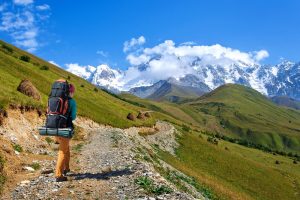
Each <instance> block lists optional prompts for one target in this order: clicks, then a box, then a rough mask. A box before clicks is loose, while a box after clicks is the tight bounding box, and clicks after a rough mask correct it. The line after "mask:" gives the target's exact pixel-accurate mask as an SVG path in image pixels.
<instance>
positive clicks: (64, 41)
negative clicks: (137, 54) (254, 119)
mask: <svg viewBox="0 0 300 200" xmlns="http://www.w3.org/2000/svg"><path fill="white" fill-rule="evenodd" d="M299 10H300V1H297V0H281V1H280V0H264V1H262V0H243V1H241V0H239V1H238V0H219V1H217V0H185V1H179V0H172V1H171V0H169V1H167V0H151V1H150V0H118V1H117V0H106V1H102V0H89V1H82V0H76V1H74V0H52V1H44V0H10V1H8V0H4V1H3V0H1V1H0V12H1V16H0V17H1V18H0V19H1V24H0V38H1V39H3V40H5V41H7V42H9V43H13V44H16V45H17V46H19V47H21V48H23V49H27V50H29V51H32V52H33V53H34V54H36V55H38V56H40V57H42V58H44V59H45V60H52V61H55V62H56V63H58V64H59V65H60V66H65V64H68V63H80V64H81V65H93V66H96V65H99V64H101V63H107V64H109V65H110V66H113V67H115V68H121V69H125V68H127V67H128V66H129V65H130V63H129V62H128V60H127V59H126V57H127V56H128V53H126V52H125V53H124V51H123V48H124V42H125V41H130V40H131V39H132V38H139V37H140V36H143V37H144V38H145V42H143V44H142V45H143V46H145V47H154V46H156V45H159V44H160V43H163V42H164V41H165V40H172V41H174V42H175V43H176V44H181V43H184V42H194V43H195V44H197V45H214V44H220V45H222V46H224V47H230V48H233V49H238V50H240V51H242V52H255V51H260V50H266V51H267V52H268V54H269V57H267V56H266V58H265V59H264V60H262V61H261V62H262V63H270V64H275V63H278V62H280V59H281V58H284V59H287V60H291V61H295V62H297V61H300V53H299V52H300V51H299V50H298V48H299V46H300V12H299ZM25 12H26V13H27V15H26V16H25V17H24V16H23V17H22V14H24V13H25ZM7 13H12V14H14V16H13V15H8V14H7ZM30 13H31V15H32V18H30ZM16 16H19V17H18V18H17V19H14V17H15V18H16ZM5 17H6V18H5ZM9 17H10V18H9ZM26 17H27V18H30V20H29V21H28V19H27V21H26ZM23 18H24V20H23V21H21V22H24V23H23V24H21V25H20V24H15V26H13V27H12V26H9V23H8V24H7V23H3V22H5V20H6V22H10V20H15V21H16V20H19V21H20V19H23ZM26 23H27V24H26ZM27 25H28V27H26V26H27ZM22 34H23V35H22ZM24 34H25V35H24Z"/></svg>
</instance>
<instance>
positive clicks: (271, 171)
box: [160, 133, 300, 200]
mask: <svg viewBox="0 0 300 200" xmlns="http://www.w3.org/2000/svg"><path fill="white" fill-rule="evenodd" d="M200 135H201V134H200ZM179 142H180V144H181V145H180V147H179V148H178V150H177V153H176V154H177V157H174V156H172V155H170V154H168V153H166V152H160V156H161V158H163V160H165V161H167V162H168V163H169V164H171V165H172V166H174V167H175V168H177V169H180V170H181V171H183V172H184V173H186V174H188V175H190V176H192V177H194V178H196V180H198V181H199V182H200V183H202V184H204V185H205V186H208V187H209V188H211V189H212V190H213V191H214V193H215V194H217V195H218V196H220V197H221V198H222V199H282V200H284V199H299V198H300V196H299V195H300V170H299V164H293V161H292V160H291V159H289V158H287V157H283V156H279V155H272V154H268V153H264V152H262V151H259V150H256V149H250V148H246V147H243V146H240V145H237V144H233V143H229V142H226V141H219V144H218V145H214V144H211V143H209V142H207V140H206V136H205V135H201V136H199V133H186V134H185V135H184V136H183V137H181V138H180V139H179ZM225 147H226V148H227V149H225ZM276 160H278V161H279V162H280V164H275V161H276Z"/></svg>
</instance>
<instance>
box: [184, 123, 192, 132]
mask: <svg viewBox="0 0 300 200" xmlns="http://www.w3.org/2000/svg"><path fill="white" fill-rule="evenodd" d="M182 130H183V131H186V132H190V130H191V127H189V126H187V125H185V124H183V125H182Z"/></svg>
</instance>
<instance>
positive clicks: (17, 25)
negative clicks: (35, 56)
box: [0, 0, 49, 52]
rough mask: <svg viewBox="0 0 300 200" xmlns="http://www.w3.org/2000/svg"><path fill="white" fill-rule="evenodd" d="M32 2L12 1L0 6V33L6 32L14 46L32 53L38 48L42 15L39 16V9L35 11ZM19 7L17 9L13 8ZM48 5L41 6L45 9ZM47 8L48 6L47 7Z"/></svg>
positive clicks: (31, 0) (26, 0)
mask: <svg viewBox="0 0 300 200" xmlns="http://www.w3.org/2000/svg"><path fill="white" fill-rule="evenodd" d="M33 3H34V1H33V0H14V1H13V3H10V4H8V3H5V4H2V5H1V6H0V10H2V11H3V12H0V31H3V32H6V33H7V34H8V35H9V36H11V37H12V39H13V40H14V44H16V45H17V46H19V47H21V48H25V49H26V50H27V51H29V52H34V51H36V50H37V49H38V48H39V47H40V43H39V41H38V39H37V38H38V36H39V33H40V28H41V23H40V22H41V21H42V17H43V16H45V14H48V12H47V13H45V12H43V15H41V14H39V12H40V9H41V7H39V8H38V7H37V8H36V9H35V7H34V6H28V5H29V4H33ZM14 4H17V5H19V7H16V6H14ZM47 6H48V5H47V4H44V5H42V7H43V9H45V8H46V7H47ZM48 8H49V6H48ZM47 16H48V15H47Z"/></svg>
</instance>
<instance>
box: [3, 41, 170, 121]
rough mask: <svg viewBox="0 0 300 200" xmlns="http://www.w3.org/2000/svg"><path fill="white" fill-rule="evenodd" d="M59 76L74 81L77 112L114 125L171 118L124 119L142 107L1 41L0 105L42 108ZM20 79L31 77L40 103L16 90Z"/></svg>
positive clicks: (158, 115) (29, 78)
mask: <svg viewBox="0 0 300 200" xmlns="http://www.w3.org/2000/svg"><path fill="white" fill-rule="evenodd" d="M59 78H64V79H67V80H68V81H69V82H71V83H73V84H75V86H76V94H75V97H74V98H75V99H76V101H77V104H78V111H79V114H80V115H82V116H86V117H89V118H91V119H93V120H95V121H96V122H99V123H103V124H109V125H112V126H116V127H130V126H133V125H151V124H153V123H154V122H155V119H157V118H161V119H164V118H167V119H169V120H172V119H171V118H170V117H168V116H166V115H162V114H160V113H153V117H152V118H151V119H148V120H147V121H143V120H136V121H130V120H128V119H127V118H126V116H127V114H128V113H129V112H132V113H134V114H137V113H138V111H139V110H143V109H144V108H141V107H139V106H136V105H133V104H130V103H128V102H125V101H122V100H120V99H118V98H116V97H114V96H112V95H110V94H108V93H106V92H103V91H102V90H100V89H98V88H96V87H95V86H94V85H92V84H90V83H89V82H87V81H86V80H84V79H82V78H79V77H77V76H75V75H73V74H71V73H69V72H67V71H65V70H63V69H61V68H59V67H57V66H55V65H52V64H50V63H48V62H46V61H44V60H42V59H40V58H38V57H36V56H34V55H31V54H29V53H27V52H25V51H22V50H20V49H18V48H16V47H14V46H12V45H10V44H7V43H5V42H3V41H0V108H4V109H6V108H8V106H9V105H10V104H16V105H28V106H32V107H40V108H43V109H45V108H46V102H47V96H48V94H49V91H50V87H51V84H52V83H53V82H54V81H55V80H57V79H59ZM23 79H28V80H30V81H31V82H32V83H33V84H34V85H35V86H36V88H37V89H38V90H39V92H40V93H41V97H42V99H41V101H40V102H39V101H36V100H33V99H32V98H30V97H27V96H25V95H24V94H22V93H20V92H18V91H17V87H18V85H19V83H20V82H21V80H23Z"/></svg>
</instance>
